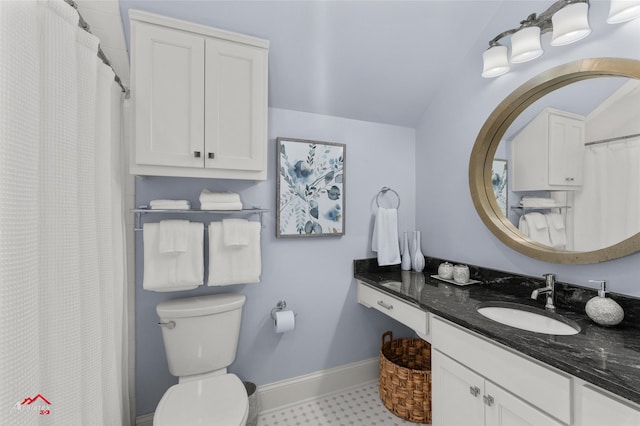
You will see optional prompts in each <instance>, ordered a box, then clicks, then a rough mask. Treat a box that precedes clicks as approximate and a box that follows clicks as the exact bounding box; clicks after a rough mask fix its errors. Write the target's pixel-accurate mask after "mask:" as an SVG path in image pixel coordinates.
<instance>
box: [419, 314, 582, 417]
mask: <svg viewBox="0 0 640 426" xmlns="http://www.w3.org/2000/svg"><path fill="white" fill-rule="evenodd" d="M431 328H432V330H431V331H432V345H433V347H434V349H437V350H439V351H440V352H443V353H445V354H447V355H448V356H450V357H451V358H453V359H455V360H456V361H458V362H459V363H461V364H463V365H465V366H466V367H468V368H470V369H471V370H474V371H476V372H477V373H479V374H480V375H482V376H484V377H486V378H487V379H488V380H490V381H492V382H494V383H496V384H497V385H499V386H501V387H503V388H504V389H507V390H508V391H510V392H512V393H513V394H515V395H518V397H520V398H521V399H523V400H524V401H526V402H528V403H529V404H531V405H533V406H535V407H538V408H539V409H540V410H542V411H544V412H546V413H548V414H550V415H551V416H553V417H555V418H556V419H558V420H560V421H562V422H563V423H566V424H571V421H572V416H571V413H572V411H571V407H572V399H573V394H572V384H571V376H569V375H567V374H564V373H561V372H559V371H557V370H553V369H551V368H549V367H546V366H544V365H541V364H540V363H538V362H537V361H534V360H532V359H530V358H526V357H525V356H524V355H519V354H516V353H514V352H512V351H511V350H510V349H508V348H506V347H504V346H501V345H498V344H496V343H492V342H489V341H487V340H486V339H484V338H483V337H480V336H477V335H476V334H472V333H471V332H469V331H467V330H465V329H462V328H460V327H459V326H457V325H454V324H451V323H449V322H448V321H446V320H443V319H441V318H437V317H435V318H434V319H433V321H432V325H431Z"/></svg>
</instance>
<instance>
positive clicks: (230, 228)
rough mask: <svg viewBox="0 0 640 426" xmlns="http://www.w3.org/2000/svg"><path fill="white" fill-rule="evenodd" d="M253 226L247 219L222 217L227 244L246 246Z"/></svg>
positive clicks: (223, 232)
mask: <svg viewBox="0 0 640 426" xmlns="http://www.w3.org/2000/svg"><path fill="white" fill-rule="evenodd" d="M251 230H252V226H251V225H249V221H248V220H246V219H233V218H232V219H222V234H223V240H224V245H225V246H227V247H228V246H246V245H248V244H249V240H250V238H251Z"/></svg>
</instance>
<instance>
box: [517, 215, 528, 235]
mask: <svg viewBox="0 0 640 426" xmlns="http://www.w3.org/2000/svg"><path fill="white" fill-rule="evenodd" d="M518 229H519V230H520V232H522V234H524V236H526V237H528V236H529V226H528V225H527V221H526V219H525V218H524V216H520V221H519V222H518Z"/></svg>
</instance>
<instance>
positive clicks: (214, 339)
mask: <svg viewBox="0 0 640 426" xmlns="http://www.w3.org/2000/svg"><path fill="white" fill-rule="evenodd" d="M245 300H246V297H245V296H244V295H242V294H217V295H209V296H198V297H190V298H185V299H174V300H169V301H166V302H162V303H160V304H158V305H157V306H156V312H157V313H158V316H159V317H160V323H159V324H160V325H161V326H162V339H163V341H164V346H165V351H166V354H167V363H168V365H169V371H170V372H171V374H172V375H174V376H177V377H178V384H176V385H173V386H171V387H170V388H169V389H167V391H166V392H165V393H164V395H163V396H162V399H161V400H160V402H159V403H158V406H157V407H156V411H155V414H154V417H153V424H154V426H191V425H194V426H195V425H211V426H244V425H245V424H246V422H247V417H248V415H249V398H248V396H247V391H246V388H245V386H244V384H243V383H242V381H241V380H240V378H238V377H237V376H236V375H234V374H230V373H228V372H227V367H228V366H229V365H231V363H232V362H233V360H234V359H235V356H236V349H237V346H238V337H239V334H240V320H241V316H242V307H243V306H244V303H245Z"/></svg>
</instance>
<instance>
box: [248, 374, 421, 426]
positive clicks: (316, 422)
mask: <svg viewBox="0 0 640 426" xmlns="http://www.w3.org/2000/svg"><path fill="white" fill-rule="evenodd" d="M306 425H309V426H325V425H329V426H399V425H417V423H411V422H408V421H406V420H403V419H401V418H399V417H396V416H395V415H394V414H392V413H391V412H390V411H388V410H387V409H386V408H385V406H384V405H382V401H380V396H379V395H378V382H371V383H368V384H365V385H362V386H360V387H357V388H352V389H348V390H344V391H342V392H340V393H335V394H330V395H325V396H321V397H319V398H316V399H313V400H307V401H304V402H302V403H300V404H297V405H291V406H288V407H286V408H283V409H280V410H272V411H269V412H265V413H260V414H259V415H258V426H306Z"/></svg>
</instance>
